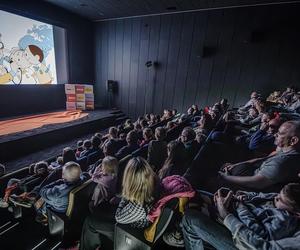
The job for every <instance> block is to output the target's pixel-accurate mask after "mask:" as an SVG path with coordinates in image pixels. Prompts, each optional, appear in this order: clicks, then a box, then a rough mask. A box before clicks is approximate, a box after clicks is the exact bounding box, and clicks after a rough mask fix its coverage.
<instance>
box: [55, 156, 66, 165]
mask: <svg viewBox="0 0 300 250" xmlns="http://www.w3.org/2000/svg"><path fill="white" fill-rule="evenodd" d="M56 162H57V163H58V164H59V165H63V164H64V158H63V157H62V156H58V157H57V158H56Z"/></svg>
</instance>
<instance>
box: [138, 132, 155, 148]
mask: <svg viewBox="0 0 300 250" xmlns="http://www.w3.org/2000/svg"><path fill="white" fill-rule="evenodd" d="M152 140H153V132H152V129H151V128H145V129H144V130H143V140H142V142H141V143H140V147H143V146H144V145H147V144H149V143H150V142H151V141H152Z"/></svg>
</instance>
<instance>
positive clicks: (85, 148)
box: [79, 140, 93, 158]
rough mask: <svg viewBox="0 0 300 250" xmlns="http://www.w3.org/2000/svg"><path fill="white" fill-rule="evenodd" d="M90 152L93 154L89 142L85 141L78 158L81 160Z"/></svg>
mask: <svg viewBox="0 0 300 250" xmlns="http://www.w3.org/2000/svg"><path fill="white" fill-rule="evenodd" d="M92 152H93V148H92V142H91V141H90V140H85V141H84V142H83V151H82V152H81V153H80V156H79V158H82V157H84V156H88V155H89V154H90V153H92Z"/></svg>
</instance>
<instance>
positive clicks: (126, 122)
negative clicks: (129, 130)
mask: <svg viewBox="0 0 300 250" xmlns="http://www.w3.org/2000/svg"><path fill="white" fill-rule="evenodd" d="M125 126H126V127H131V126H132V121H131V120H130V119H127V120H126V121H125Z"/></svg>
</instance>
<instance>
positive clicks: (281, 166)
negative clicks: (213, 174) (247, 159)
mask: <svg viewBox="0 0 300 250" xmlns="http://www.w3.org/2000/svg"><path fill="white" fill-rule="evenodd" d="M275 145H276V146H277V147H278V148H279V149H280V151H279V152H277V153H276V154H275V155H274V156H271V157H268V158H267V159H266V160H264V161H263V162H262V164H261V165H260V167H258V168H257V169H255V165H254V166H253V165H252V166H251V165H250V166H248V167H249V168H251V167H253V169H252V171H253V175H251V176H232V175H230V171H229V172H228V171H226V172H225V173H222V172H220V177H221V178H222V179H223V180H224V181H225V183H226V184H230V185H234V186H237V187H243V188H248V189H260V190H263V189H266V188H271V189H273V190H274V189H275V190H276V189H277V190H278V188H281V186H282V185H283V184H286V183H290V182H295V181H297V180H296V175H297V173H298V172H299V171H300V164H299V162H300V153H299V152H300V121H288V122H285V123H283V124H282V125H281V126H280V128H279V130H278V133H277V134H276V138H275ZM235 167H237V166H235ZM227 170H228V168H227ZM231 171H232V169H231Z"/></svg>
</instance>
